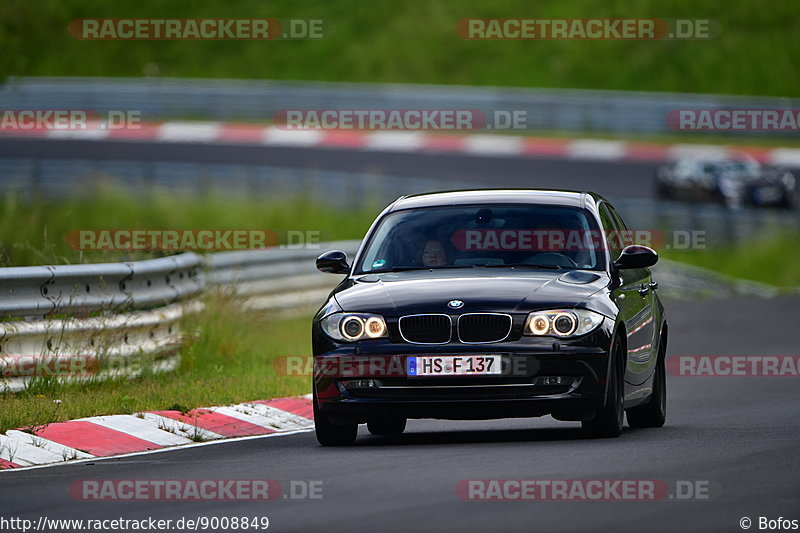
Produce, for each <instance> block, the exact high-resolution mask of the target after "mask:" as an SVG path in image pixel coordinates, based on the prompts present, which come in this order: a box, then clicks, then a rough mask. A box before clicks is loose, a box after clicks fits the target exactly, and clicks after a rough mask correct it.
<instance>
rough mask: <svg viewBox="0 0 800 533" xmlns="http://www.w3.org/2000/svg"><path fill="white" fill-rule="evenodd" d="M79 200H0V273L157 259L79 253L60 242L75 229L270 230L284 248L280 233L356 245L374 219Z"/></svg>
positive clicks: (249, 200) (284, 208)
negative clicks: (308, 233) (354, 240)
mask: <svg viewBox="0 0 800 533" xmlns="http://www.w3.org/2000/svg"><path fill="white" fill-rule="evenodd" d="M85 190H86V191H90V192H86V193H84V194H83V195H81V196H77V197H73V198H70V199H60V200H46V199H37V200H33V201H31V200H27V199H25V198H23V197H21V196H18V195H11V194H9V195H6V196H5V197H3V198H2V200H0V202H2V203H0V267H3V266H30V265H44V264H75V263H99V262H104V261H127V260H135V259H143V258H148V257H154V256H158V255H164V253H162V252H142V251H139V252H114V251H81V250H75V249H73V248H72V247H71V246H70V244H69V243H68V241H67V236H68V235H69V233H70V231H73V230H83V229H100V230H106V229H154V230H155V229H158V230H164V229H255V230H270V231H273V232H275V234H276V235H277V236H278V237H281V238H282V241H281V242H285V240H286V235H287V233H286V232H287V231H290V230H291V231H318V232H319V238H320V240H322V241H330V240H338V239H345V238H350V239H352V238H360V237H362V236H363V235H364V233H365V232H366V230H367V228H368V227H369V224H370V223H371V222H372V219H373V218H374V217H375V215H376V214H377V213H376V211H375V210H372V209H361V210H351V211H348V212H347V213H343V212H341V211H338V210H335V209H332V208H326V207H324V206H320V205H316V204H312V203H309V202H308V201H305V200H303V199H301V198H294V197H276V198H272V199H266V200H265V199H264V198H263V197H258V198H256V197H244V196H224V195H220V194H218V193H214V194H207V195H200V196H193V195H182V194H180V193H176V192H172V193H170V192H166V191H156V190H151V191H150V192H148V193H133V192H132V191H130V190H127V189H124V188H121V187H117V186H114V185H111V184H109V183H105V182H102V183H99V184H94V185H87V187H86V189H85Z"/></svg>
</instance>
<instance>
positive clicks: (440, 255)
mask: <svg viewBox="0 0 800 533" xmlns="http://www.w3.org/2000/svg"><path fill="white" fill-rule="evenodd" d="M447 263H448V259H447V251H446V250H445V249H444V245H443V244H442V241H440V240H438V239H429V240H427V241H425V245H424V246H423V247H422V264H423V265H424V266H426V267H434V266H444V265H446V264H447Z"/></svg>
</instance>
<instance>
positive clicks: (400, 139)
mask: <svg viewBox="0 0 800 533" xmlns="http://www.w3.org/2000/svg"><path fill="white" fill-rule="evenodd" d="M0 137H34V138H43V139H65V140H68V139H72V140H94V141H103V140H109V141H131V142H169V143H200V144H238V145H251V146H252V145H255V146H279V147H280V146H283V147H300V148H331V149H350V150H365V151H368V150H371V151H384V152H406V153H427V154H460V155H471V156H483V157H515V158H519V157H553V158H561V159H575V160H596V161H641V162H663V161H670V160H673V159H677V158H680V157H684V156H697V157H701V158H709V159H726V158H735V157H741V156H743V155H746V156H750V157H753V158H755V159H757V160H758V161H760V162H762V163H766V164H771V165H780V166H791V167H798V166H800V148H764V147H745V146H724V145H716V144H665V143H645V142H627V141H614V140H600V139H554V138H545V137H525V136H517V135H502V134H485V133H469V134H461V133H432V132H427V131H361V130H287V129H281V128H276V127H274V126H264V125H256V124H239V123H227V122H188V121H186V122H184V121H174V122H163V123H147V124H141V125H140V127H137V128H111V129H108V128H103V127H95V128H93V129H86V130H79V129H74V130H69V129H47V128H41V129H0Z"/></svg>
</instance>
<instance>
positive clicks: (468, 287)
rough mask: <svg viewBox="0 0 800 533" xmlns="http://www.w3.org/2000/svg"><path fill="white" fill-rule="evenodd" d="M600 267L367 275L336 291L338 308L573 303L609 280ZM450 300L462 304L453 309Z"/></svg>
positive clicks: (387, 311)
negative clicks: (596, 268) (578, 269)
mask: <svg viewBox="0 0 800 533" xmlns="http://www.w3.org/2000/svg"><path fill="white" fill-rule="evenodd" d="M608 282H609V278H608V276H607V275H606V274H605V273H604V272H595V271H591V272H590V271H570V272H566V273H565V272H563V271H553V272H551V271H539V270H536V271H525V270H523V271H520V270H516V271H497V270H494V269H485V270H481V269H474V270H473V269H469V270H467V271H464V270H461V269H453V270H434V271H430V270H415V271H407V272H390V273H384V274H368V275H363V276H356V277H353V278H350V279H348V280H346V281H345V282H344V283H343V284H341V285H340V286H339V287H337V289H336V290H335V298H336V301H337V302H338V304H339V306H340V307H341V308H342V310H343V311H348V312H371V313H378V314H382V315H384V316H401V315H407V314H414V313H448V312H458V313H469V312H485V311H493V312H503V313H524V312H530V311H533V310H537V309H545V308H554V307H574V306H576V305H579V304H581V303H583V302H584V301H586V300H587V299H588V298H589V297H590V296H591V295H593V294H594V293H596V292H597V291H599V290H601V289H603V288H604V287H606V286H607V285H608ZM451 300H461V301H463V302H464V305H463V306H462V307H461V308H458V309H456V310H453V309H451V308H449V307H448V306H447V304H448V302H450V301H451Z"/></svg>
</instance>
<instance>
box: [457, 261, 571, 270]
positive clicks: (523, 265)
mask: <svg viewBox="0 0 800 533" xmlns="http://www.w3.org/2000/svg"><path fill="white" fill-rule="evenodd" d="M472 266H473V267H481V268H539V269H545V270H566V269H568V268H572V267H565V266H561V265H536V264H530V263H511V264H505V263H503V264H487V265H472Z"/></svg>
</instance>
